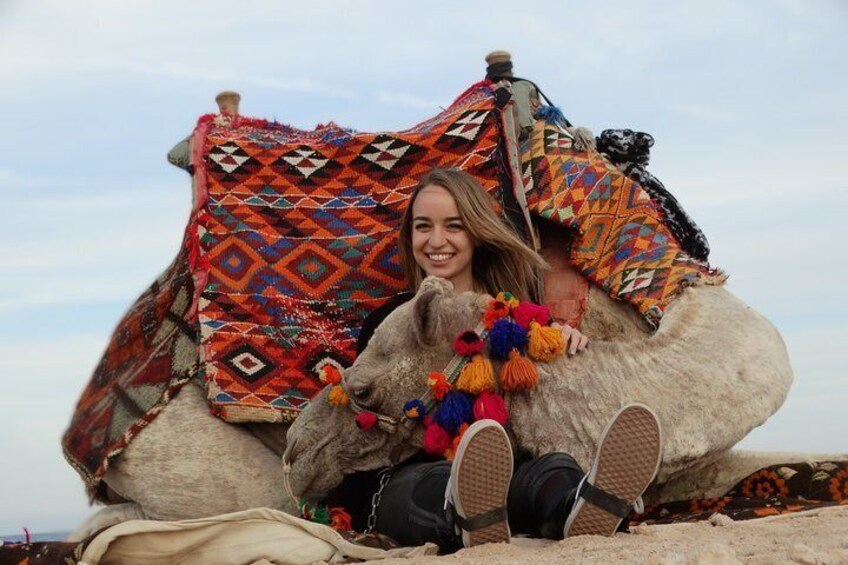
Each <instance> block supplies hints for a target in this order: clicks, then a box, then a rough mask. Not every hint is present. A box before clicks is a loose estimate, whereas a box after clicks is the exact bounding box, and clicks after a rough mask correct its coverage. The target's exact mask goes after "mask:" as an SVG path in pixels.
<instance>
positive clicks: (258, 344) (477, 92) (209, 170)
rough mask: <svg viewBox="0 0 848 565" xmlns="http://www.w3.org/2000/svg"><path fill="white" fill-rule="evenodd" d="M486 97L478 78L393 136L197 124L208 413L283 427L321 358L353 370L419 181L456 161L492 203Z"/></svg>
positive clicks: (496, 160)
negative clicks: (448, 103)
mask: <svg viewBox="0 0 848 565" xmlns="http://www.w3.org/2000/svg"><path fill="white" fill-rule="evenodd" d="M495 100H496V98H495V96H493V93H492V90H491V89H490V88H488V87H485V86H481V87H479V88H476V89H473V90H472V91H471V92H469V93H467V94H466V95H465V96H463V97H462V98H461V99H460V100H458V101H457V102H456V103H454V104H453V105H452V106H450V107H449V108H448V109H447V110H445V111H444V112H442V113H441V114H439V115H438V116H436V117H435V118H433V119H431V120H428V121H426V122H424V123H422V124H420V125H418V126H415V127H414V128H412V129H409V130H406V131H402V132H398V133H377V134H375V133H355V132H353V131H351V130H347V129H343V128H340V127H338V126H336V125H334V124H329V125H327V126H323V127H319V128H318V129H316V130H314V131H303V130H298V129H295V128H291V127H288V126H284V125H280V124H274V123H268V122H262V121H257V120H239V119H236V120H235V121H233V122H230V121H223V122H220V123H219V121H216V120H215V119H213V117H207V118H202V119H201V121H200V123H199V125H198V128H197V130H196V132H195V137H194V147H195V148H200V149H201V150H202V154H201V155H200V162H202V163H204V170H203V171H198V172H199V173H202V174H197V175H196V178H195V181H196V183H197V187H198V193H199V194H200V202H199V208H198V211H197V214H196V218H195V221H194V225H193V228H192V230H193V233H192V235H196V237H197V242H198V244H199V253H198V256H199V260H198V262H197V267H198V269H199V270H200V271H202V279H203V283H202V284H199V288H200V295H199V303H198V320H199V323H200V330H201V341H200V357H201V370H202V371H203V372H204V374H205V378H206V381H207V384H208V389H209V400H210V403H211V405H212V407H213V411H215V412H216V413H217V414H218V415H219V416H221V417H222V418H223V419H225V420H227V421H231V422H243V421H268V422H274V421H291V420H293V419H294V418H295V416H296V415H297V414H298V413H299V411H300V410H301V409H303V408H304V407H305V406H306V404H307V403H308V401H309V399H310V398H312V396H314V395H315V394H316V393H317V392H318V391H319V390H320V389H321V388H322V387H323V385H322V384H321V382H320V381H319V380H318V371H319V370H320V369H321V367H322V366H323V365H325V364H327V363H330V364H333V365H336V366H337V367H339V368H342V367H347V366H348V365H350V364H351V362H352V361H353V358H354V355H355V349H356V338H357V336H358V334H359V328H360V326H361V324H362V321H363V320H364V318H365V316H367V314H368V313H369V312H370V311H372V310H373V309H375V308H377V307H378V306H380V305H381V304H382V303H383V302H385V300H386V299H387V298H389V297H391V296H393V295H394V294H396V293H397V292H399V291H401V290H403V289H404V288H405V282H404V276H403V270H402V268H401V266H400V263H399V260H398V257H397V230H398V227H399V223H400V218H401V216H402V213H403V211H404V209H405V208H406V205H407V201H408V199H409V195H410V192H411V191H412V189H413V188H414V187H415V185H416V184H417V182H418V179H419V178H420V177H421V176H422V175H423V174H424V173H426V172H427V171H428V170H430V169H431V168H433V167H458V168H461V169H463V170H466V171H468V172H470V173H471V174H472V175H474V176H475V177H476V178H477V179H478V180H479V181H480V182H481V184H482V185H483V186H484V187H485V188H486V189H487V190H489V191H490V192H492V193H493V194H494V195H495V196H496V198H498V199H500V190H499V187H500V186H501V184H502V178H501V176H502V174H503V170H504V169H503V166H502V161H503V157H502V154H501V150H500V148H501V139H502V135H501V129H502V124H501V114H500V112H499V109H498V107H497V105H496V101H495ZM196 278H197V277H196Z"/></svg>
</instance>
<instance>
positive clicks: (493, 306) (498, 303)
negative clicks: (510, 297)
mask: <svg viewBox="0 0 848 565" xmlns="http://www.w3.org/2000/svg"><path fill="white" fill-rule="evenodd" d="M486 311H487V312H492V313H493V314H495V315H497V317H498V318H503V317H504V316H509V304H507V303H506V302H504V301H503V300H498V299H494V300H490V301H489V306H488V307H487V308H486Z"/></svg>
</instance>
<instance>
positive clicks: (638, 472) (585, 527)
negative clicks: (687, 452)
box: [563, 404, 662, 537]
mask: <svg viewBox="0 0 848 565" xmlns="http://www.w3.org/2000/svg"><path fill="white" fill-rule="evenodd" d="M661 455H662V433H661V431H660V423H659V421H658V420H657V416H656V414H654V412H653V410H651V409H650V408H648V407H647V406H644V405H642V404H629V405H627V406H625V407H624V408H622V409H621V410H620V411H619V412H618V413H617V414H616V415H615V416H613V418H612V420H611V421H610V423H609V424H607V427H606V429H605V430H604V433H603V434H601V439H600V441H599V442H598V452H597V453H596V454H595V461H594V463H592V468H591V469H590V470H589V473H588V474H587V475H586V476H585V477H584V478H583V480H582V481H581V482H580V485H579V486H578V487H577V499H576V500H575V503H574V507H573V508H572V510H571V513H570V514H569V516H568V519H567V520H566V521H565V528H564V531H563V534H564V537H569V536H579V535H583V534H594V535H600V536H611V535H613V534H615V532H616V531H617V530H618V526H619V524H621V521H622V520H623V519H624V518H626V517H627V516H628V515H629V514H630V512H631V510H632V509H633V506H634V504H635V503H636V502H637V501H638V500H640V498H641V496H642V493H644V492H645V489H647V488H648V485H650V484H651V481H653V480H654V477H655V476H656V474H657V469H659V466H660V456H661Z"/></svg>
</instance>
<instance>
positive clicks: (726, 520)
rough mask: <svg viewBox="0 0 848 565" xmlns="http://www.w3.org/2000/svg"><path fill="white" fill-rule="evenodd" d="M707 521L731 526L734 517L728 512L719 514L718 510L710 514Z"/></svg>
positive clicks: (713, 524)
mask: <svg viewBox="0 0 848 565" xmlns="http://www.w3.org/2000/svg"><path fill="white" fill-rule="evenodd" d="M707 521H708V522H709V523H710V525H711V526H729V525H731V524H733V523H734V521H733V518H731V517H730V516H727V515H726V514H719V513H718V512H716V513H715V514H713V515H712V516H710V517H709V519H708V520H707Z"/></svg>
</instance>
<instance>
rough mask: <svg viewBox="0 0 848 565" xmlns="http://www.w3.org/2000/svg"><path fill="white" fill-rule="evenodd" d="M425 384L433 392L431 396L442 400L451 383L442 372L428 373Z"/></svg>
mask: <svg viewBox="0 0 848 565" xmlns="http://www.w3.org/2000/svg"><path fill="white" fill-rule="evenodd" d="M427 386H428V387H430V390H431V391H432V392H433V398H435V399H436V400H442V399H443V398H444V397H445V395H446V394H447V393H448V392H449V391H450V389H451V384H450V383H449V382H448V378H447V377H446V376H445V374H444V373H430V374H429V375H427Z"/></svg>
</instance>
